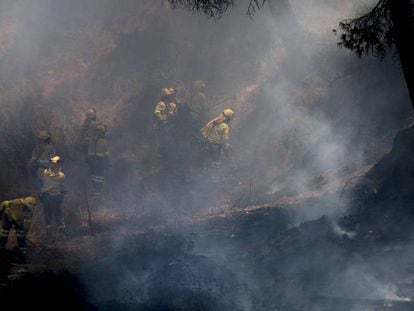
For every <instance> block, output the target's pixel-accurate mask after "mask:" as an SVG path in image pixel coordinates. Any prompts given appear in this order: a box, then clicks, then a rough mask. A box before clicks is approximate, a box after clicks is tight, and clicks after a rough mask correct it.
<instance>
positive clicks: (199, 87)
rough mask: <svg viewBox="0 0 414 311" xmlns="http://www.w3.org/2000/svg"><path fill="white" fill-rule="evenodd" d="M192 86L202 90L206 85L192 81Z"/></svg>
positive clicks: (200, 81) (201, 81)
mask: <svg viewBox="0 0 414 311" xmlns="http://www.w3.org/2000/svg"><path fill="white" fill-rule="evenodd" d="M193 86H194V88H197V89H202V88H205V87H206V83H205V82H204V81H203V80H197V81H194V84H193Z"/></svg>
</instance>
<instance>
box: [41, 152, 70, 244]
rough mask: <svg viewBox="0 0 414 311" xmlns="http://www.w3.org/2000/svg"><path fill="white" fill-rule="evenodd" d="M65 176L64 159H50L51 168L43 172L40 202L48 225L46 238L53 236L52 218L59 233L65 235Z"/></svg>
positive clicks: (57, 157) (55, 157) (56, 157)
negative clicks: (63, 207) (63, 212)
mask: <svg viewBox="0 0 414 311" xmlns="http://www.w3.org/2000/svg"><path fill="white" fill-rule="evenodd" d="M64 180H65V174H63V172H62V159H61V158H60V157H59V156H54V157H53V158H51V159H50V167H49V168H48V169H46V170H44V172H43V179H42V184H43V185H42V189H41V190H40V200H41V201H42V203H43V206H44V216H45V224H46V236H47V237H50V236H51V231H52V218H53V220H54V221H55V223H56V225H57V228H58V230H59V232H61V233H65V229H66V226H65V221H64V219H63V214H62V203H63V197H64V195H65V194H66V191H65V188H64V184H63V183H64Z"/></svg>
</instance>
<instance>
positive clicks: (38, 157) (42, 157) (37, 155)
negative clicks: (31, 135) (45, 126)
mask: <svg viewBox="0 0 414 311" xmlns="http://www.w3.org/2000/svg"><path fill="white" fill-rule="evenodd" d="M55 154H56V152H55V147H54V146H53V144H52V142H51V137H50V134H49V133H48V132H47V131H40V133H39V136H38V143H37V145H36V146H35V148H34V149H33V152H32V158H31V160H30V166H31V167H32V168H33V169H34V175H35V180H36V186H37V187H39V188H40V186H41V182H42V176H43V171H44V170H45V169H47V168H48V167H49V161H50V158H52V157H54V156H55Z"/></svg>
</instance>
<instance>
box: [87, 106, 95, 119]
mask: <svg viewBox="0 0 414 311" xmlns="http://www.w3.org/2000/svg"><path fill="white" fill-rule="evenodd" d="M86 116H87V117H88V118H96V110H95V108H89V109H88V110H86Z"/></svg>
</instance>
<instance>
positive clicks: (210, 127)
mask: <svg viewBox="0 0 414 311" xmlns="http://www.w3.org/2000/svg"><path fill="white" fill-rule="evenodd" d="M232 119H234V111H233V110H231V109H225V110H224V111H223V112H222V113H221V114H220V115H219V116H218V117H217V118H215V119H213V120H211V121H210V122H208V123H207V125H206V126H204V127H203V128H202V129H201V134H202V135H203V137H204V139H205V142H206V149H207V155H208V157H209V161H210V164H211V165H212V166H213V167H218V166H220V165H221V161H222V158H223V155H226V154H227V153H228V149H229V135H230V126H229V123H230V121H231V120H232Z"/></svg>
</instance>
